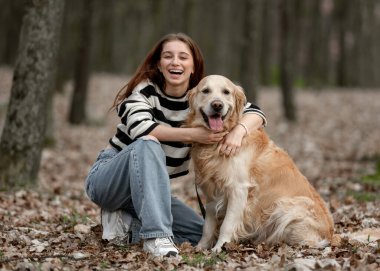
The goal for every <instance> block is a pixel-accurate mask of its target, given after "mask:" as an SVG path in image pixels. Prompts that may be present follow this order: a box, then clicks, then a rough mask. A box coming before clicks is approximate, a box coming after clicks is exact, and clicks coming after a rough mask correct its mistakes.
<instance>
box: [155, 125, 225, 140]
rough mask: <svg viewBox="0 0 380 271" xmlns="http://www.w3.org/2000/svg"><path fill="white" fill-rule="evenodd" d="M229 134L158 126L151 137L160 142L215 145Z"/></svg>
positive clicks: (198, 128)
mask: <svg viewBox="0 0 380 271" xmlns="http://www.w3.org/2000/svg"><path fill="white" fill-rule="evenodd" d="M226 134H227V132H218V133H214V132H212V131H210V130H208V129H206V128H204V127H194V128H175V127H170V126H165V125H158V126H157V127H155V128H154V129H153V130H152V131H151V132H150V133H149V135H152V136H154V137H156V138H157V139H158V140H160V141H179V142H198V143H203V144H215V143H218V142H220V141H221V140H222V139H223V137H224V136H225V135H226Z"/></svg>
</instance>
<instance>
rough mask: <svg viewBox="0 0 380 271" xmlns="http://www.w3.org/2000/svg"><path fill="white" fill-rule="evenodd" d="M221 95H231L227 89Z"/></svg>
mask: <svg viewBox="0 0 380 271" xmlns="http://www.w3.org/2000/svg"><path fill="white" fill-rule="evenodd" d="M223 93H224V94H225V95H230V94H231V92H230V91H229V90H228V89H225V90H223Z"/></svg>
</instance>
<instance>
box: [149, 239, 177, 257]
mask: <svg viewBox="0 0 380 271" xmlns="http://www.w3.org/2000/svg"><path fill="white" fill-rule="evenodd" d="M143 249H144V251H145V252H149V253H151V254H153V255H154V256H177V255H178V249H177V247H176V246H175V245H174V243H173V241H172V239H171V238H170V237H161V238H153V239H147V240H145V241H144V248H143Z"/></svg>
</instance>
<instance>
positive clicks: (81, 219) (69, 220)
mask: <svg viewBox="0 0 380 271" xmlns="http://www.w3.org/2000/svg"><path fill="white" fill-rule="evenodd" d="M61 220H62V222H63V224H65V225H67V226H68V227H74V226H75V225H76V224H85V223H86V222H87V221H88V220H89V218H88V216H87V215H82V214H79V213H78V212H76V211H75V210H72V211H71V214H70V215H63V216H62V218H61Z"/></svg>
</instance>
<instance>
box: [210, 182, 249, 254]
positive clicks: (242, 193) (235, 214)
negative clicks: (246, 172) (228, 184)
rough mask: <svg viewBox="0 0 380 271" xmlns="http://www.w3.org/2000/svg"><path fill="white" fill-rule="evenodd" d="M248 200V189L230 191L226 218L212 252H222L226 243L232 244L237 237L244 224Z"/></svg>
mask: <svg viewBox="0 0 380 271" xmlns="http://www.w3.org/2000/svg"><path fill="white" fill-rule="evenodd" d="M247 198H248V189H247V188H246V187H236V188H234V189H233V190H231V191H229V193H228V202H227V210H226V216H225V217H224V220H223V223H222V226H221V227H220V233H219V238H218V241H217V242H216V245H215V246H214V247H213V249H212V251H214V252H220V251H221V249H222V246H223V244H224V243H228V242H231V241H232V240H233V239H234V237H236V231H237V229H238V228H239V225H240V224H241V223H243V215H244V209H245V206H246V204H247Z"/></svg>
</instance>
